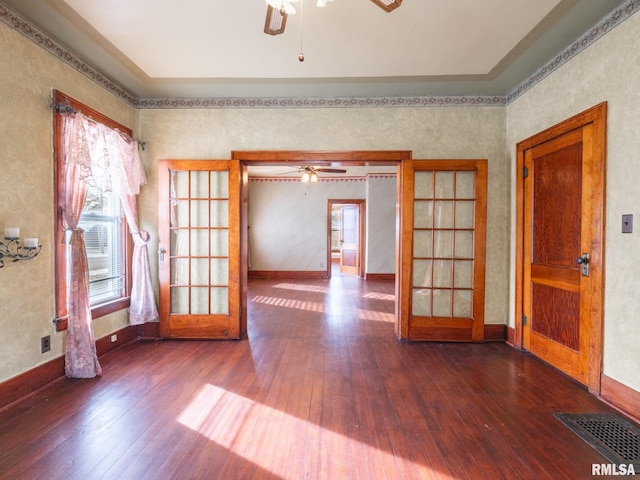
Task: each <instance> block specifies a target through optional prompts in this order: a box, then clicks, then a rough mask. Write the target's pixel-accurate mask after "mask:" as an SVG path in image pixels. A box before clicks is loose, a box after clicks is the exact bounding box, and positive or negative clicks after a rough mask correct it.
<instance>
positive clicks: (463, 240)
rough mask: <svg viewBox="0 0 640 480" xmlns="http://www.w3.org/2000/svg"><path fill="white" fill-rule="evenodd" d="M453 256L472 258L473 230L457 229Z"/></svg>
mask: <svg viewBox="0 0 640 480" xmlns="http://www.w3.org/2000/svg"><path fill="white" fill-rule="evenodd" d="M454 248H455V258H473V232H468V231H457V232H456V243H455V247H454Z"/></svg>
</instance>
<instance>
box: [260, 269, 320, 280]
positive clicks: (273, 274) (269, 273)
mask: <svg viewBox="0 0 640 480" xmlns="http://www.w3.org/2000/svg"><path fill="white" fill-rule="evenodd" d="M249 278H261V279H272V278H275V279H292V280H309V279H319V278H320V279H321V278H327V271H326V270H249Z"/></svg>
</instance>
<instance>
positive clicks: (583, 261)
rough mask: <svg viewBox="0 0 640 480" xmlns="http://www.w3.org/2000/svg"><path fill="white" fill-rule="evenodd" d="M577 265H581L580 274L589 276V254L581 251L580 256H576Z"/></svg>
mask: <svg viewBox="0 0 640 480" xmlns="http://www.w3.org/2000/svg"><path fill="white" fill-rule="evenodd" d="M577 261H578V265H581V266H582V275H583V276H585V277H588V276H589V254H588V253H583V254H582V256H581V257H578V260H577Z"/></svg>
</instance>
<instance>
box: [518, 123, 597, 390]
mask: <svg viewBox="0 0 640 480" xmlns="http://www.w3.org/2000/svg"><path fill="white" fill-rule="evenodd" d="M583 135H584V131H583V129H580V130H575V131H572V132H570V133H568V134H565V135H562V136H560V137H557V138H554V139H553V140H551V141H548V142H545V143H543V144H542V145H539V146H536V147H534V148H531V149H529V150H528V151H526V152H525V168H526V170H525V172H527V178H526V179H525V184H524V195H525V199H526V200H525V215H524V218H525V225H526V226H525V232H527V230H528V232H527V233H526V234H525V272H524V273H525V280H524V281H525V286H526V288H525V294H524V310H525V317H526V319H525V320H524V323H525V324H524V328H523V335H524V347H525V349H527V350H529V351H531V352H532V353H534V354H535V355H537V356H539V357H540V358H542V359H544V360H546V361H548V362H549V363H551V364H553V365H555V366H557V367H558V368H559V369H561V370H562V371H564V372H565V373H567V374H569V375H570V376H572V377H573V378H575V379H576V380H578V381H580V382H582V383H587V375H588V362H589V331H590V329H589V308H590V302H589V296H588V294H587V293H586V290H585V288H586V287H587V285H588V282H589V277H588V275H589V272H588V270H589V268H590V265H589V264H588V263H586V262H588V259H587V256H590V248H589V247H588V245H589V243H590V241H589V239H588V238H583V234H584V236H588V235H589V229H588V228H586V229H585V228H583V219H584V217H585V216H584V215H583V212H584V210H585V209H587V208H588V200H587V201H583V200H584V199H583V197H584V196H585V195H584V194H583V191H584V184H585V181H586V180H587V179H586V178H585V175H583V172H584V170H585V169H589V168H590V167H589V165H588V162H589V156H585V155H583V150H584V140H583ZM584 193H586V194H588V192H584ZM583 245H584V247H583ZM579 261H580V262H582V263H578V262H579ZM583 264H584V271H583Z"/></svg>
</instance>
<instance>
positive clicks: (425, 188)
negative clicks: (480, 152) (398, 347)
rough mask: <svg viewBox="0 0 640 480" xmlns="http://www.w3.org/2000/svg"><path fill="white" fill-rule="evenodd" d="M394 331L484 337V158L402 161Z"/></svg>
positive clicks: (424, 336)
mask: <svg viewBox="0 0 640 480" xmlns="http://www.w3.org/2000/svg"><path fill="white" fill-rule="evenodd" d="M401 181H402V196H403V197H402V211H403V214H402V239H401V258H402V271H401V285H402V286H401V288H402V292H403V298H404V301H403V302H402V305H401V309H402V313H401V330H400V338H403V339H407V340H433V341H454V342H455V341H460V342H462V341H467V342H468V341H473V342H480V341H483V340H484V303H485V298H484V283H485V280H484V275H485V242H486V240H485V236H486V210H487V207H486V206H487V162H486V160H442V161H427V160H410V161H409V160H408V161H405V162H403V166H402V180H401Z"/></svg>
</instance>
